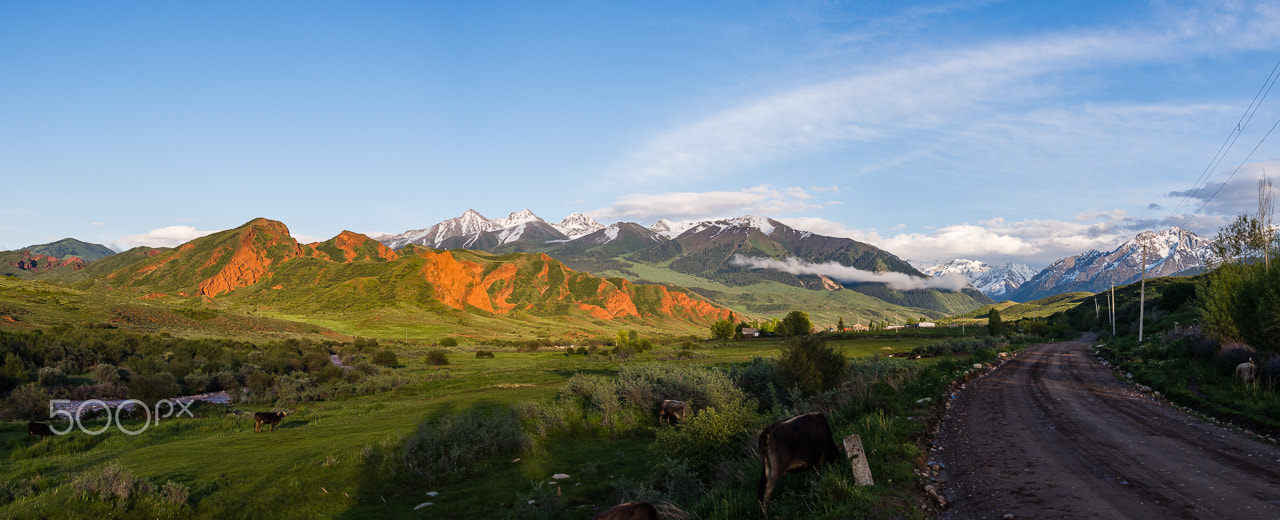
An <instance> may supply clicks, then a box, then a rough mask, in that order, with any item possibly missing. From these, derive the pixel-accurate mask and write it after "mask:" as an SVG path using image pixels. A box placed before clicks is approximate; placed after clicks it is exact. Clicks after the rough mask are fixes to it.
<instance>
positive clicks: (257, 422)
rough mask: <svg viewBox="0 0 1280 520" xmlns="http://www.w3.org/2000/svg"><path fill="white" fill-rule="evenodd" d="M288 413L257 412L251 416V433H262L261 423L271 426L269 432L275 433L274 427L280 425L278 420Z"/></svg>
mask: <svg viewBox="0 0 1280 520" xmlns="http://www.w3.org/2000/svg"><path fill="white" fill-rule="evenodd" d="M286 415H289V412H257V413H254V414H253V431H255V432H258V433H262V425H263V423H266V424H270V425H271V431H276V425H277V424H280V420H281V419H284V416H286Z"/></svg>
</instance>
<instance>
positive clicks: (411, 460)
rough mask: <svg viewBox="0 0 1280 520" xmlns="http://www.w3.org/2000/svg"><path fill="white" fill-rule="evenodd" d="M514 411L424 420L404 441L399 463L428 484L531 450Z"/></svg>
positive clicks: (476, 469)
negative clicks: (489, 459)
mask: <svg viewBox="0 0 1280 520" xmlns="http://www.w3.org/2000/svg"><path fill="white" fill-rule="evenodd" d="M532 444H533V439H532V438H531V437H530V436H529V435H528V434H527V433H525V431H524V430H523V428H522V427H521V424H520V418H519V416H518V415H517V414H516V412H515V411H514V410H510V409H508V410H494V411H492V412H490V411H486V410H471V411H468V412H464V413H454V414H445V415H442V416H440V417H439V418H437V419H434V420H430V419H429V420H426V421H423V422H422V423H421V424H419V425H418V429H417V430H416V431H415V432H414V433H413V434H412V435H410V436H409V437H408V438H406V439H405V440H404V444H403V448H402V450H401V461H402V462H403V465H404V467H405V468H406V469H407V470H409V472H411V473H413V474H414V475H417V476H418V477H421V478H423V479H424V480H425V481H426V482H427V483H435V482H439V481H440V480H441V479H445V478H450V477H456V476H461V475H467V474H471V473H475V472H477V471H478V469H479V466H481V465H482V463H483V462H484V460H485V459H486V458H489V457H493V456H496V455H502V456H504V457H506V456H510V455H515V454H518V453H520V451H521V450H524V449H526V448H529V447H531V446H532Z"/></svg>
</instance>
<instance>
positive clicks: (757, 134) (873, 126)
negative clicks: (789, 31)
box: [623, 34, 1158, 180]
mask: <svg viewBox="0 0 1280 520" xmlns="http://www.w3.org/2000/svg"><path fill="white" fill-rule="evenodd" d="M1152 38H1156V39H1158V37H1153V36H1151V35H1147V37H1145V38H1136V37H1132V36H1124V35H1113V34H1091V35H1085V36H1077V37H1058V38H1050V39H1045V40H1039V41H1031V42H1013V43H1002V44H995V45H989V46H986V47H983V48H978V49H971V50H965V51H958V52H956V51H953V52H941V53H937V54H933V55H928V56H908V57H899V58H898V59H899V60H900V61H899V62H900V63H906V64H907V65H897V66H888V67H883V68H879V69H874V70H866V71H863V72H860V73H857V74H854V75H852V76H849V77H846V78H843V79H839V80H834V81H828V82H824V83H819V84H815V85H809V86H803V87H799V88H795V89H793V90H790V91H786V92H780V93H775V94H772V95H768V96H763V97H761V98H759V99H755V100H751V101H747V102H745V103H743V104H741V105H739V106H736V107H733V108H729V109H727V110H723V111H720V112H717V113H714V114H710V115H708V116H707V117H704V118H702V119H700V120H697V121H694V122H692V123H689V124H687V125H685V126H682V127H679V128H675V129H672V130H670V131H668V132H665V133H663V134H661V135H658V136H656V137H655V138H654V139H653V140H652V141H650V142H649V143H648V144H647V145H646V146H645V147H643V148H642V149H641V150H640V151H638V152H637V153H636V154H635V155H634V157H633V158H632V160H631V162H630V164H629V165H628V166H627V167H626V168H624V171H623V173H624V174H625V175H628V176H639V177H640V178H645V179H666V180H670V179H689V178H696V177H702V176H706V175H708V174H714V173H719V172H724V171H732V170H736V169H742V168H749V167H752V166H755V165H758V164H760V163H764V162H768V161H772V160H775V159H778V158H780V157H785V156H788V155H792V154H796V153H801V152H813V151H817V150H822V149H825V148H828V147H832V146H838V145H841V144H844V143H850V142H858V141H861V142H871V141H880V140H888V139H893V138H897V137H899V136H900V135H901V134H903V133H906V132H910V131H915V130H928V129H938V128H940V127H945V126H947V125H950V124H956V123H957V122H959V121H961V120H965V119H968V118H971V117H973V114H974V113H977V112H986V111H992V110H993V109H994V108H995V107H996V106H1002V105H1003V106H1007V105H1008V104H1010V103H1013V102H1017V101H1026V100H1033V99H1038V98H1042V97H1044V96H1046V95H1048V94H1051V93H1055V92H1058V91H1059V90H1060V88H1061V87H1060V86H1057V85H1055V84H1053V83H1052V82H1049V81H1038V80H1041V79H1043V76H1045V75H1048V74H1050V73H1053V74H1058V73H1061V72H1062V71H1063V70H1064V69H1070V68H1076V67H1082V66H1086V65H1096V64H1097V63H1098V62H1106V63H1114V62H1116V61H1118V60H1122V59H1123V58H1124V57H1125V56H1133V55H1148V54H1150V53H1152V52H1154V51H1153V50H1151V47H1152V45H1153V44H1152Z"/></svg>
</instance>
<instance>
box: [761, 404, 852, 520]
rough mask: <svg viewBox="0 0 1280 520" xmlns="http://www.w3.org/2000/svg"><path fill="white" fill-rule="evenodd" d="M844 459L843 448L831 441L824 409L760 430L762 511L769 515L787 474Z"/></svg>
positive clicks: (829, 428) (829, 426) (829, 427)
mask: <svg viewBox="0 0 1280 520" xmlns="http://www.w3.org/2000/svg"><path fill="white" fill-rule="evenodd" d="M839 458H840V450H839V448H837V447H836V444H835V443H834V442H832V441H831V425H830V424H828V423H827V416H825V415H822V413H820V412H812V413H807V414H804V415H798V416H795V417H792V418H790V419H787V420H785V421H782V422H776V423H773V424H771V425H769V427H768V428H765V429H764V431H763V432H760V459H761V461H762V462H764V473H763V474H762V475H760V486H759V489H758V490H757V492H756V498H757V499H758V500H760V513H761V515H762V516H763V515H767V514H768V509H769V495H772V494H773V488H774V487H776V486H777V485H778V481H779V480H781V479H782V474H783V473H799V472H802V471H808V470H810V469H815V468H821V467H822V466H823V465H825V464H828V463H830V462H835V461H836V460H839Z"/></svg>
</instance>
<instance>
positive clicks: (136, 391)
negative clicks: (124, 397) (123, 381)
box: [128, 372, 181, 403]
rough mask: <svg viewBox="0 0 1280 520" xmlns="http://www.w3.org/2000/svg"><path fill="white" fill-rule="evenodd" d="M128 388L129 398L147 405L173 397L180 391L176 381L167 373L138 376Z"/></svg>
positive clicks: (130, 382)
mask: <svg viewBox="0 0 1280 520" xmlns="http://www.w3.org/2000/svg"><path fill="white" fill-rule="evenodd" d="M128 386H129V396H130V397H133V398H135V399H141V400H142V401H145V402H148V403H151V402H155V401H158V400H160V399H167V398H170V397H174V396H176V395H178V393H179V392H180V391H181V388H179V387H178V381H177V379H176V378H175V377H173V374H170V373H169V372H156V373H152V374H138V375H137V376H135V377H134V378H133V380H132V381H129V385H128Z"/></svg>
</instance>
